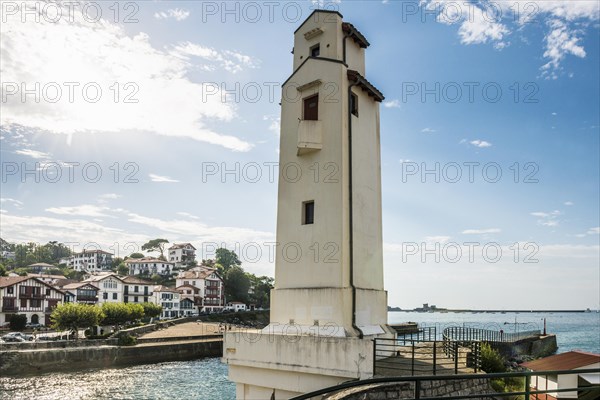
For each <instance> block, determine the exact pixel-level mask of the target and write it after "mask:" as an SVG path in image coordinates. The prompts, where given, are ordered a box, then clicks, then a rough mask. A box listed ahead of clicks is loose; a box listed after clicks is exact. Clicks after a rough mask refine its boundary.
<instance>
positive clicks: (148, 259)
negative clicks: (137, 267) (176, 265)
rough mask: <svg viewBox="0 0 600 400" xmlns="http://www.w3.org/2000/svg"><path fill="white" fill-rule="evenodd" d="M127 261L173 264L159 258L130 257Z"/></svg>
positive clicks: (132, 262)
mask: <svg viewBox="0 0 600 400" xmlns="http://www.w3.org/2000/svg"><path fill="white" fill-rule="evenodd" d="M125 263H129V264H148V263H162V264H173V263H172V262H169V261H164V260H159V259H158V258H146V257H144V258H128V259H127V260H125Z"/></svg>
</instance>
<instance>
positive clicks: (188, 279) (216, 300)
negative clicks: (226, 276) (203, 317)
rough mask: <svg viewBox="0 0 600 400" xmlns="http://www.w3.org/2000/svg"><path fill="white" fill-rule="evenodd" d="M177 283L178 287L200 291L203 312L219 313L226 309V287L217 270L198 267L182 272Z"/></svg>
mask: <svg viewBox="0 0 600 400" xmlns="http://www.w3.org/2000/svg"><path fill="white" fill-rule="evenodd" d="M175 282H176V286H177V287H181V286H186V285H190V286H193V287H195V288H197V289H198V290H199V292H198V295H199V296H200V297H202V309H201V310H200V311H201V312H207V313H213V312H219V311H221V310H223V308H224V307H225V286H224V285H223V279H222V278H221V276H220V275H219V273H218V272H217V270H216V269H214V268H209V267H204V266H198V267H194V268H191V269H189V270H187V271H180V272H179V274H178V275H177V279H176V280H175Z"/></svg>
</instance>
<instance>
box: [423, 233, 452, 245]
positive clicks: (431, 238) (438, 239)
mask: <svg viewBox="0 0 600 400" xmlns="http://www.w3.org/2000/svg"><path fill="white" fill-rule="evenodd" d="M451 238H452V237H451V236H443V235H439V236H426V237H425V240H424V241H425V242H426V243H429V244H435V243H440V244H444V243H447V242H448V241H449V240H450V239H451Z"/></svg>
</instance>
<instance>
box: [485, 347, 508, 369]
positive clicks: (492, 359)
mask: <svg viewBox="0 0 600 400" xmlns="http://www.w3.org/2000/svg"><path fill="white" fill-rule="evenodd" d="M481 369H482V370H484V371H485V372H487V373H488V374H490V373H494V372H504V371H506V368H505V367H504V359H503V358H502V356H501V355H500V353H498V351H496V350H494V349H493V348H492V346H490V345H489V344H487V343H482V344H481Z"/></svg>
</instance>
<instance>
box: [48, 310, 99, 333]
mask: <svg viewBox="0 0 600 400" xmlns="http://www.w3.org/2000/svg"><path fill="white" fill-rule="evenodd" d="M103 318H104V313H103V312H102V309H101V308H100V307H98V306H94V305H89V304H78V303H65V304H60V305H58V306H56V308H55V309H54V310H53V311H52V314H50V321H52V327H53V328H54V329H58V330H69V331H71V332H73V334H74V335H75V337H77V333H78V332H79V329H86V328H90V327H92V326H96V325H99V324H100V322H101V321H102V319H103Z"/></svg>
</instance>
